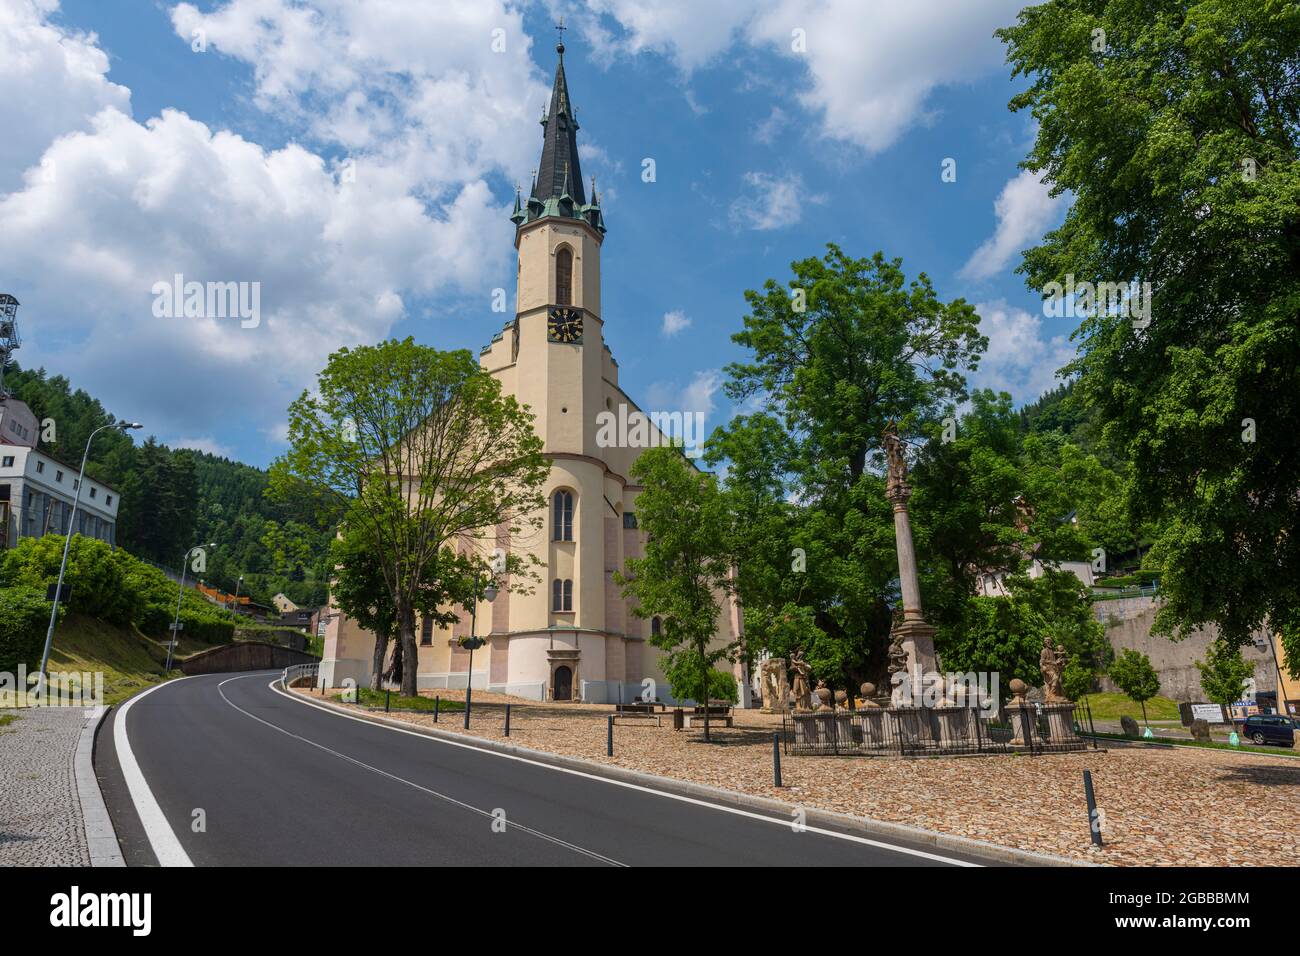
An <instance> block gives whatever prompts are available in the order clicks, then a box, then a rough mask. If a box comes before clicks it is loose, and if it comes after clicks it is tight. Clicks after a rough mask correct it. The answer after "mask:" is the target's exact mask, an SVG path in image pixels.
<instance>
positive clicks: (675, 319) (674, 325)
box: [663, 309, 691, 338]
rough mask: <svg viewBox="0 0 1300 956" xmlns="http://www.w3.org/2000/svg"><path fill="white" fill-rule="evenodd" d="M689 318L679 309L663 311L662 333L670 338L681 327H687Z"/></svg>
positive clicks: (689, 321)
mask: <svg viewBox="0 0 1300 956" xmlns="http://www.w3.org/2000/svg"><path fill="white" fill-rule="evenodd" d="M690 325H691V320H690V319H689V318H688V317H687V315H686V313H685V312H683V311H682V310H681V309H673V310H672V311H671V312H665V313H664V327H663V333H664V335H665V336H667V337H668V338H672V337H673V336H674V335H676V334H677V333H678V332H681V331H682V330H683V329H686V328H689V327H690Z"/></svg>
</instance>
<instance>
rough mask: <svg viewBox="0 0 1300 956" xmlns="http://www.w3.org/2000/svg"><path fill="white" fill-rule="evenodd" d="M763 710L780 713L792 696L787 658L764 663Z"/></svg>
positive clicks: (775, 658)
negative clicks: (786, 664)
mask: <svg viewBox="0 0 1300 956" xmlns="http://www.w3.org/2000/svg"><path fill="white" fill-rule="evenodd" d="M762 676H763V709H764V710H765V711H767V712H768V713H779V712H780V711H781V709H782V707H784V706H785V699H786V698H787V697H789V696H790V682H789V678H788V676H787V675H786V669H785V658H783V657H772V658H768V659H767V660H765V661H763V669H762Z"/></svg>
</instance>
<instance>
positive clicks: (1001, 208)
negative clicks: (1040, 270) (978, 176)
mask: <svg viewBox="0 0 1300 956" xmlns="http://www.w3.org/2000/svg"><path fill="white" fill-rule="evenodd" d="M1060 205H1061V197H1059V196H1053V195H1052V194H1051V191H1050V189H1049V187H1048V186H1046V185H1045V184H1044V183H1043V182H1042V181H1041V180H1040V179H1039V178H1038V175H1037V174H1036V173H1033V172H1031V171H1030V170H1027V169H1026V170H1022V171H1021V172H1020V174H1019V175H1018V176H1016V177H1015V178H1013V179H1011V180H1010V181H1009V182H1008V183H1007V184H1006V185H1005V186H1004V187H1002V192H1001V193H1000V194H999V195H998V198H997V199H996V200H995V201H994V203H993V213H994V215H995V216H996V217H997V226H996V227H995V228H994V230H993V235H991V236H989V238H988V239H986V240H985V241H984V242H983V243H982V244H981V245H980V247H979V248H978V249H976V250H975V252H974V253H972V254H971V257H970V259H969V260H968V261H967V262H966V265H964V266H962V269H961V273H960V275H961V277H962V278H963V279H976V280H978V279H987V278H989V277H990V276H993V275H996V274H997V273H999V272H1001V271H1002V270H1003V269H1005V268H1006V267H1007V265H1008V264H1009V263H1010V262H1011V259H1012V257H1013V256H1015V255H1016V254H1017V253H1019V252H1021V251H1022V250H1024V249H1026V248H1028V247H1029V246H1031V245H1033V244H1034V243H1036V242H1037V241H1038V240H1039V239H1040V238H1042V236H1043V233H1045V232H1047V230H1048V229H1049V228H1050V227H1051V226H1052V225H1053V223H1054V222H1055V220H1056V218H1057V216H1058V215H1059V211H1060Z"/></svg>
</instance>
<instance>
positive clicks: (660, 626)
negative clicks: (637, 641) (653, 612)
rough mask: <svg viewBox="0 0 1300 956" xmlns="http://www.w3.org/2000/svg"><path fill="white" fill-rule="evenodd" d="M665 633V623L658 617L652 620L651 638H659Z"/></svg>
mask: <svg viewBox="0 0 1300 956" xmlns="http://www.w3.org/2000/svg"><path fill="white" fill-rule="evenodd" d="M663 632H664V622H663V621H661V620H659V618H657V617H652V618H650V636H651V637H658V636H659V635H660V634H662V633H663Z"/></svg>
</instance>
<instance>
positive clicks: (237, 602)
mask: <svg viewBox="0 0 1300 956" xmlns="http://www.w3.org/2000/svg"><path fill="white" fill-rule="evenodd" d="M243 583H244V576H243V575H242V574H241V575H240V576H239V580H238V581H236V582H235V605H234V607H232V608H231V610H232V611H234V612H236V613H238V612H239V588H240V586H241V585H242V584H243Z"/></svg>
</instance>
